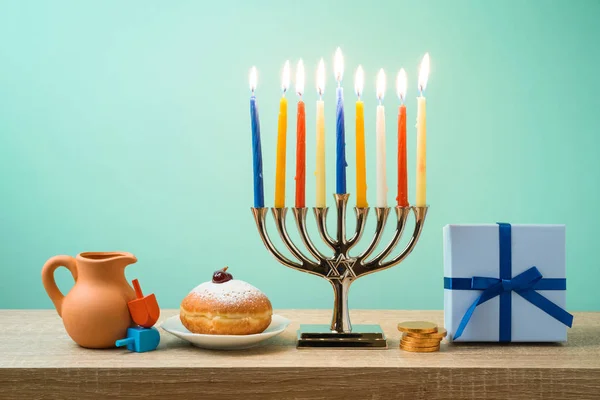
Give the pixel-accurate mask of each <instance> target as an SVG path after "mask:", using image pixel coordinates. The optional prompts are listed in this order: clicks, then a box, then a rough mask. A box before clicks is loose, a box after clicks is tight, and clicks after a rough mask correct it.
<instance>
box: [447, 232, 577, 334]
mask: <svg viewBox="0 0 600 400" xmlns="http://www.w3.org/2000/svg"><path fill="white" fill-rule="evenodd" d="M510 233H511V236H512V238H511V240H510V242H511V246H510V248H511V250H512V255H511V257H510V259H511V260H512V266H511V269H512V277H511V278H513V277H516V276H517V275H519V274H521V273H523V272H525V271H527V270H528V269H530V268H531V267H534V266H535V267H536V268H537V269H538V270H539V272H540V273H541V275H542V277H543V279H542V280H544V279H547V278H559V279H565V278H566V271H565V226H564V225H512V226H511V228H510ZM499 240H500V234H499V225H498V224H485V225H446V226H445V227H444V277H445V278H446V279H445V281H448V278H469V279H471V278H473V277H489V278H498V279H499V278H500V261H499V259H500V246H499ZM463 281H465V279H463ZM563 283H564V282H563ZM482 293H483V291H482V290H473V289H470V290H456V289H444V321H445V326H446V329H447V330H448V338H449V340H455V341H457V342H498V341H500V297H499V296H496V297H493V298H491V299H490V300H488V301H486V302H485V303H482V304H480V305H478V306H477V307H476V308H475V310H474V311H473V314H472V316H471V318H470V320H469V322H468V323H467V325H466V327H465V328H464V331H463V333H462V335H461V336H460V337H459V338H457V339H455V338H454V337H455V336H456V332H457V329H458V327H459V325H460V322H461V320H462V319H463V316H464V315H465V313H466V312H467V310H468V309H469V307H471V305H472V304H473V303H474V302H475V301H477V298H478V297H479V296H480V295H481V294H482ZM536 293H538V294H540V295H542V296H543V297H545V298H546V299H548V300H549V301H551V302H552V303H554V304H555V305H557V306H558V307H560V308H562V309H563V310H564V309H565V307H566V290H536ZM510 297H511V302H512V305H511V307H510V333H511V338H510V341H512V342H564V341H566V340H567V326H566V325H564V324H563V323H561V322H560V321H558V320H557V319H555V318H553V317H552V316H551V315H549V314H548V313H546V312H545V311H543V310H542V309H540V308H538V307H537V306H535V305H534V304H532V303H531V302H529V301H527V300H526V299H525V298H523V297H522V296H521V295H519V294H518V293H516V292H515V291H511V292H510Z"/></svg>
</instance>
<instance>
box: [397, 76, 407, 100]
mask: <svg viewBox="0 0 600 400" xmlns="http://www.w3.org/2000/svg"><path fill="white" fill-rule="evenodd" d="M406 86H407V78H406V71H405V70H404V68H402V69H400V72H398V79H397V80H396V91H397V92H398V97H399V98H400V101H402V102H403V103H404V99H406Z"/></svg>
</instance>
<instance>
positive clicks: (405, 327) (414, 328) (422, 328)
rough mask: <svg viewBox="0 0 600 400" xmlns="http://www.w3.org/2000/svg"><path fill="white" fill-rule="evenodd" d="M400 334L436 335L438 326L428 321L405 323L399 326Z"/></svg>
mask: <svg viewBox="0 0 600 400" xmlns="http://www.w3.org/2000/svg"><path fill="white" fill-rule="evenodd" d="M398 330H399V331H400V332H413V333H435V332H437V325H436V324H434V323H433V322H427V321H405V322H400V323H399V324H398Z"/></svg>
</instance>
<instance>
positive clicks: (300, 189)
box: [296, 60, 306, 208]
mask: <svg viewBox="0 0 600 400" xmlns="http://www.w3.org/2000/svg"><path fill="white" fill-rule="evenodd" d="M296 93H297V94H298V97H299V100H298V116H297V119H296V207H297V208H303V207H304V206H305V194H304V191H305V186H306V119H305V112H304V102H303V101H302V94H303V93H304V63H302V60H300V61H298V67H297V68H296Z"/></svg>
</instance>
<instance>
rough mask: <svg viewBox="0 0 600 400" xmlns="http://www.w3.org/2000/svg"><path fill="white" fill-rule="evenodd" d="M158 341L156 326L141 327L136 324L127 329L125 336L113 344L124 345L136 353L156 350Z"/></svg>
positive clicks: (158, 335)
mask: <svg viewBox="0 0 600 400" xmlns="http://www.w3.org/2000/svg"><path fill="white" fill-rule="evenodd" d="M159 342H160V334H159V333H158V330H156V328H142V327H141V326H136V327H134V328H128V329H127V337H126V338H124V339H119V340H117V341H116V342H115V346H117V347H123V346H126V347H127V350H129V351H134V352H136V353H144V352H146V351H152V350H156V348H157V347H158V343H159Z"/></svg>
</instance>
